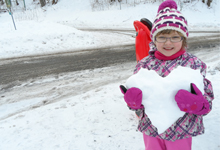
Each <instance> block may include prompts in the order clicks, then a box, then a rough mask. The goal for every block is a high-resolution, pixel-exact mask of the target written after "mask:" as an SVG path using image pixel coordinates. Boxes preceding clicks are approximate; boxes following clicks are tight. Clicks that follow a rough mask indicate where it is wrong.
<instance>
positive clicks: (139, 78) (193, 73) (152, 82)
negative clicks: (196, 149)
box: [126, 66, 204, 134]
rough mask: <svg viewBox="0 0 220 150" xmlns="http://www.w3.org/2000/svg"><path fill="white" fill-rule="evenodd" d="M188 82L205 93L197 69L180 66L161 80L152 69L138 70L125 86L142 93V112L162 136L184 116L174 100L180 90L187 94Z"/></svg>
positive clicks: (201, 77) (201, 78) (188, 89)
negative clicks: (137, 89)
mask: <svg viewBox="0 0 220 150" xmlns="http://www.w3.org/2000/svg"><path fill="white" fill-rule="evenodd" d="M190 83H194V84H195V85H197V87H198V88H199V89H200V91H204V84H203V76H202V75H201V74H200V71H199V70H193V69H191V68H187V67H181V66H179V67H177V68H176V69H174V70H173V71H172V72H171V73H170V74H169V75H168V76H166V77H164V78H163V77H161V76H159V75H158V74H157V73H156V72H155V71H154V70H148V69H143V68H141V69H140V70H139V72H138V73H137V74H134V75H132V76H131V77H130V78H128V80H127V81H126V87H127V88H128V89H129V88H131V87H136V88H139V89H141V90H142V93H143V99H142V104H143V105H144V107H145V113H146V114H147V115H148V117H149V118H150V120H151V122H152V124H153V125H154V126H155V127H156V128H157V129H158V133H159V134H161V133H163V132H164V131H165V130H166V129H168V128H169V127H170V126H171V125H172V124H173V123H174V122H175V121H177V119H178V118H180V117H182V116H183V115H184V114H185V113H184V112H182V111H180V109H179V107H178V106H177V104H176V102H175V99H174V97H175V95H176V93H177V91H178V90H180V89H185V90H187V91H190Z"/></svg>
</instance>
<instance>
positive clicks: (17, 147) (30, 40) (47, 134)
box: [0, 0, 220, 150]
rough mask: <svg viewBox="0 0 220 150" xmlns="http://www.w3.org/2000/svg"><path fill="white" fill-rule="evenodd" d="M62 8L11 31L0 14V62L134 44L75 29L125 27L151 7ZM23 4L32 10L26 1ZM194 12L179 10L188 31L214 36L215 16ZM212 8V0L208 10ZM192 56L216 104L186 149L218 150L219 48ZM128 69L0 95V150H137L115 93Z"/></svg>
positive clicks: (131, 119) (37, 14)
mask: <svg viewBox="0 0 220 150" xmlns="http://www.w3.org/2000/svg"><path fill="white" fill-rule="evenodd" d="M66 2H67V0H60V4H59V5H55V6H53V7H47V11H45V12H43V10H42V9H39V8H36V9H34V10H28V11H27V12H26V13H22V12H17V13H16V12H15V13H14V17H15V20H16V25H17V30H16V31H15V30H14V27H13V24H12V21H11V18H10V16H9V15H8V14H0V22H1V23H0V29H1V30H0V35H1V36H0V59H2V58H10V57H17V56H26V55H34V54H46V53H54V52H62V51H75V50H80V49H84V48H91V47H100V46H109V45H117V44H126V43H134V38H132V37H131V36H125V35H124V36H121V35H120V36H118V34H109V33H108V34H104V33H92V32H84V31H80V30H78V29H76V27H96V28H129V29H132V28H133V26H132V23H133V21H134V20H139V19H140V18H143V17H147V18H149V19H151V20H153V18H154V16H155V13H156V10H157V7H158V6H157V5H156V4H149V5H150V7H148V9H146V7H147V6H149V5H147V4H145V5H141V6H136V7H129V8H127V9H122V10H116V8H114V9H111V10H108V11H102V12H101V13H100V12H97V11H96V12H91V10H89V9H88V8H89V7H90V6H86V5H83V7H82V2H78V4H77V5H73V4H69V5H68V4H67V3H66ZM27 6H32V7H33V6H34V5H32V4H31V2H28V1H27ZM197 6H198V8H197V7H195V6H194V5H192V6H189V7H188V8H186V9H184V10H183V12H185V14H186V15H187V16H188V18H189V19H188V21H189V22H191V23H190V30H219V26H220V21H219V19H220V17H217V16H218V14H219V10H218V9H215V10H210V9H207V8H206V7H205V6H203V5H201V4H200V3H198V4H197ZM217 6H219V2H218V1H217V2H216V6H213V7H216V8H218V7H217ZM124 7H125V6H124ZM79 8H81V10H79ZM201 8H202V9H203V11H204V14H203V15H202V16H203V18H205V19H202V18H201V11H200V10H201ZM73 9H74V11H71V10H73ZM192 11H193V14H195V17H194V18H193V17H191V16H192V15H191V14H192ZM67 14H68V15H67ZM118 14H120V15H118ZM96 18H99V21H96V20H97V19H96ZM97 22H98V23H97ZM198 27H199V28H198ZM3 35H4V36H3ZM103 39H105V40H103ZM195 54H196V55H197V56H198V57H199V58H201V59H202V60H203V61H204V62H206V63H207V65H208V73H207V78H208V79H209V80H211V81H212V83H213V87H214V94H215V100H214V101H213V110H212V112H211V113H210V114H209V115H207V116H206V117H204V123H205V127H206V133H205V134H204V135H202V136H198V137H196V138H194V139H193V150H207V149H209V150H218V149H220V144H219V141H220V136H219V135H220V128H219V124H220V117H219V115H220V111H219V108H220V102H219V99H220V95H219V91H220V88H219V84H220V72H219V70H220V68H219V66H220V61H219V57H220V48H216V49H209V50H206V51H197V52H195ZM135 64H136V62H131V63H126V64H121V65H116V66H110V67H105V68H100V69H94V70H85V71H80V72H73V73H68V74H67V73H65V74H58V75H51V76H47V77H42V78H38V79H31V80H29V81H27V82H25V83H21V84H20V85H19V86H16V87H14V88H12V89H10V90H7V91H3V90H2V91H0V99H1V100H0V112H1V114H0V133H1V134H0V141H1V144H0V149H1V150H26V149H33V150H34V149H36V150H39V149H41V150H55V149H57V150H61V149H62V150H67V149H69V150H72V149H74V150H98V149H100V150H103V149H107V150H126V149H127V150H143V149H144V144H143V140H142V135H141V133H139V132H137V131H136V128H137V123H138V120H137V118H136V116H135V115H134V112H131V111H130V110H128V108H127V106H126V104H125V102H124V101H123V95H122V94H121V93H120V90H119V88H118V86H119V85H120V84H125V81H126V79H127V78H128V77H129V76H131V75H132V72H133V69H134V67H135Z"/></svg>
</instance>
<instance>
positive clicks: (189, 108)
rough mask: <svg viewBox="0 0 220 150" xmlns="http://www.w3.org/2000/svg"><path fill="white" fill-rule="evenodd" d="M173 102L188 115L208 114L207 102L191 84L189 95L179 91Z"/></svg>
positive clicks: (184, 91)
mask: <svg viewBox="0 0 220 150" xmlns="http://www.w3.org/2000/svg"><path fill="white" fill-rule="evenodd" d="M175 101H176V102H177V105H178V107H179V108H180V110H181V111H184V112H187V113H190V114H196V115H204V114H206V113H208V112H209V102H208V101H207V100H206V99H205V98H204V97H203V95H202V92H201V91H200V90H199V89H198V88H197V86H196V85H195V84H193V83H191V93H190V92H188V91H186V90H182V89H181V90H179V91H178V92H177V94H176V95H175Z"/></svg>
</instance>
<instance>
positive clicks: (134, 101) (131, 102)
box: [120, 85, 144, 109]
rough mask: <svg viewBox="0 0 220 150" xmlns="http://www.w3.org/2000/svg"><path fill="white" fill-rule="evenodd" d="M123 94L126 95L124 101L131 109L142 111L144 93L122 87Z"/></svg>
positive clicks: (133, 88) (136, 89)
mask: <svg viewBox="0 0 220 150" xmlns="http://www.w3.org/2000/svg"><path fill="white" fill-rule="evenodd" d="M120 89H121V92H122V93H123V94H124V100H125V102H126V103H127V105H128V107H130V108H131V109H140V108H143V107H144V106H143V105H142V104H141V103H142V91H141V90H140V89H138V88H135V87H132V88H130V89H128V90H127V89H126V88H125V87H124V86H123V85H120Z"/></svg>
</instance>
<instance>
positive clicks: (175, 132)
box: [134, 43, 214, 141]
mask: <svg viewBox="0 0 220 150" xmlns="http://www.w3.org/2000/svg"><path fill="white" fill-rule="evenodd" d="M150 47H151V50H150V52H149V56H147V57H145V58H143V59H142V60H141V61H140V62H139V63H138V64H137V66H136V68H135V70H134V73H137V72H138V71H139V70H140V68H146V69H148V70H155V71H156V72H157V73H158V75H159V76H161V77H166V76H167V75H169V73H170V72H171V71H172V70H173V69H175V68H176V67H178V66H183V67H189V68H192V69H194V70H197V69H199V70H200V73H201V75H202V76H203V77H204V81H203V82H204V97H205V99H207V100H208V102H209V104H210V110H211V109H212V100H213V99H214V94H213V90H212V85H211V82H210V81H209V80H207V79H206V78H205V76H206V64H205V63H203V62H202V61H201V60H200V59H198V58H197V57H196V56H194V55H192V54H190V53H188V52H185V53H183V54H182V55H181V56H179V57H177V58H175V59H174V60H166V61H164V60H159V59H157V58H156V57H155V56H154V53H155V51H156V47H155V46H154V44H153V43H150ZM135 111H136V114H139V119H140V120H139V124H138V130H139V131H141V132H143V133H145V134H146V135H149V136H153V137H158V138H161V139H165V140H168V141H175V140H178V139H185V138H189V137H192V136H197V135H200V134H203V133H204V125H203V116H201V115H194V114H188V113H185V115H184V116H183V117H181V118H179V119H178V120H177V121H176V122H175V123H174V124H172V125H171V126H170V127H169V128H168V129H167V130H166V131H165V132H163V133H162V134H158V133H157V128H156V127H155V126H153V125H152V123H151V121H150V119H149V118H148V116H147V114H145V113H144V108H143V109H138V110H135Z"/></svg>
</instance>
